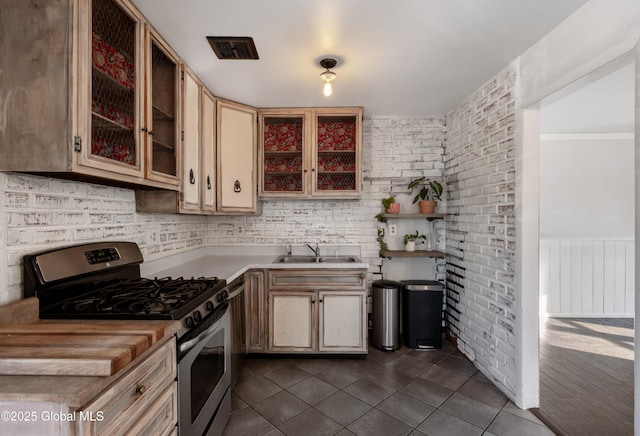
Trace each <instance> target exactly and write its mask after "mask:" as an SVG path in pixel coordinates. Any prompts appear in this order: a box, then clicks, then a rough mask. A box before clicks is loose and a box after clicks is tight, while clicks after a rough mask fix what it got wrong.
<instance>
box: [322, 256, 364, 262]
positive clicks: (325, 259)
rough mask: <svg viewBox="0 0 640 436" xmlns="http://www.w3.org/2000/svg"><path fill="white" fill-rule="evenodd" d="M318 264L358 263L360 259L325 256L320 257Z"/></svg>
mask: <svg viewBox="0 0 640 436" xmlns="http://www.w3.org/2000/svg"><path fill="white" fill-rule="evenodd" d="M320 262H324V263H358V262H360V259H358V258H357V257H354V256H327V257H321V258H320Z"/></svg>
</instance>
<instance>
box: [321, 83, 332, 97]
mask: <svg viewBox="0 0 640 436" xmlns="http://www.w3.org/2000/svg"><path fill="white" fill-rule="evenodd" d="M322 93H323V94H324V96H325V97H329V96H330V95H331V94H333V87H332V86H331V82H327V83H325V84H324V87H323V88H322Z"/></svg>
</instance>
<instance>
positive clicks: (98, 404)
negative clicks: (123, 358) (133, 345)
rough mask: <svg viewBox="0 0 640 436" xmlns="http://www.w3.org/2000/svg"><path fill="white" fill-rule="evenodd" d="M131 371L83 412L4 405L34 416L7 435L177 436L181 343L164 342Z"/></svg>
mask: <svg viewBox="0 0 640 436" xmlns="http://www.w3.org/2000/svg"><path fill="white" fill-rule="evenodd" d="M75 357H77V358H80V356H75ZM130 366H131V367H130V368H129V367H127V368H124V369H123V370H122V374H119V373H117V374H116V375H114V376H113V377H115V380H114V381H113V382H112V383H111V384H110V385H108V386H107V387H106V388H104V390H102V391H101V392H99V393H98V394H97V395H96V396H95V397H93V398H92V399H90V400H89V401H88V402H87V403H86V404H84V405H82V406H80V407H71V406H70V405H69V404H67V403H64V402H55V400H54V401H37V400H30V401H26V400H13V401H0V406H1V407H2V409H3V410H6V411H9V412H10V413H11V412H15V413H16V416H23V415H25V414H26V413H29V417H30V419H29V420H26V419H25V420H18V419H16V420H15V421H13V422H11V421H5V422H3V424H2V430H3V432H4V433H6V434H43V435H44V434H46V435H52V436H54V435H55V436H65V435H76V436H88V435H90V436H96V435H113V434H146V435H154V436H155V435H170V434H175V431H176V425H177V422H178V398H177V397H178V393H177V383H176V381H175V378H176V373H177V358H176V341H175V338H174V337H173V336H169V337H166V338H164V339H163V340H162V341H160V342H158V343H157V344H156V345H155V346H154V348H152V349H150V350H148V351H147V352H145V354H143V355H142V356H140V358H139V361H138V362H135V361H134V362H133V363H132V364H131V365H130ZM70 379H73V378H70ZM77 379H78V380H79V381H78V383H84V379H85V377H77ZM80 379H82V381H80ZM71 383H72V382H71ZM43 388H46V386H43ZM4 433H3V434H4Z"/></svg>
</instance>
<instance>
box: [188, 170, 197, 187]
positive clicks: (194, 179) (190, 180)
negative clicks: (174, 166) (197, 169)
mask: <svg viewBox="0 0 640 436" xmlns="http://www.w3.org/2000/svg"><path fill="white" fill-rule="evenodd" d="M189 183H191V184H192V185H195V184H196V177H195V176H194V175H193V168H192V169H190V170H189Z"/></svg>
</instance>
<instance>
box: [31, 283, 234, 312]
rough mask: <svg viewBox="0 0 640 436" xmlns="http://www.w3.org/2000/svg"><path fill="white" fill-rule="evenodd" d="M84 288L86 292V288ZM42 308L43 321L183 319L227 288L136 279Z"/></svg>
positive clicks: (103, 284) (105, 284) (211, 284)
mask: <svg viewBox="0 0 640 436" xmlns="http://www.w3.org/2000/svg"><path fill="white" fill-rule="evenodd" d="M83 286H85V289H86V285H83ZM94 286H95V287H94V288H93V289H92V290H90V291H89V292H85V293H73V292H72V294H74V295H73V297H71V298H67V299H65V300H62V301H53V302H51V301H49V304H46V305H44V306H42V307H41V308H40V317H41V318H94V319H96V318H104V319H180V318H181V317H182V316H184V315H186V314H187V313H188V312H189V311H191V310H193V309H194V308H195V307H197V306H198V305H199V304H201V303H202V302H204V301H206V300H207V299H209V298H211V297H213V296H214V295H215V294H216V293H217V292H218V291H220V290H221V289H223V288H224V287H225V286H226V282H225V281H224V280H219V279H218V278H216V277H202V278H191V279H184V278H182V277H179V278H171V277H165V278H156V279H146V278H134V279H128V280H121V281H115V282H107V283H101V284H100V285H94Z"/></svg>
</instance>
